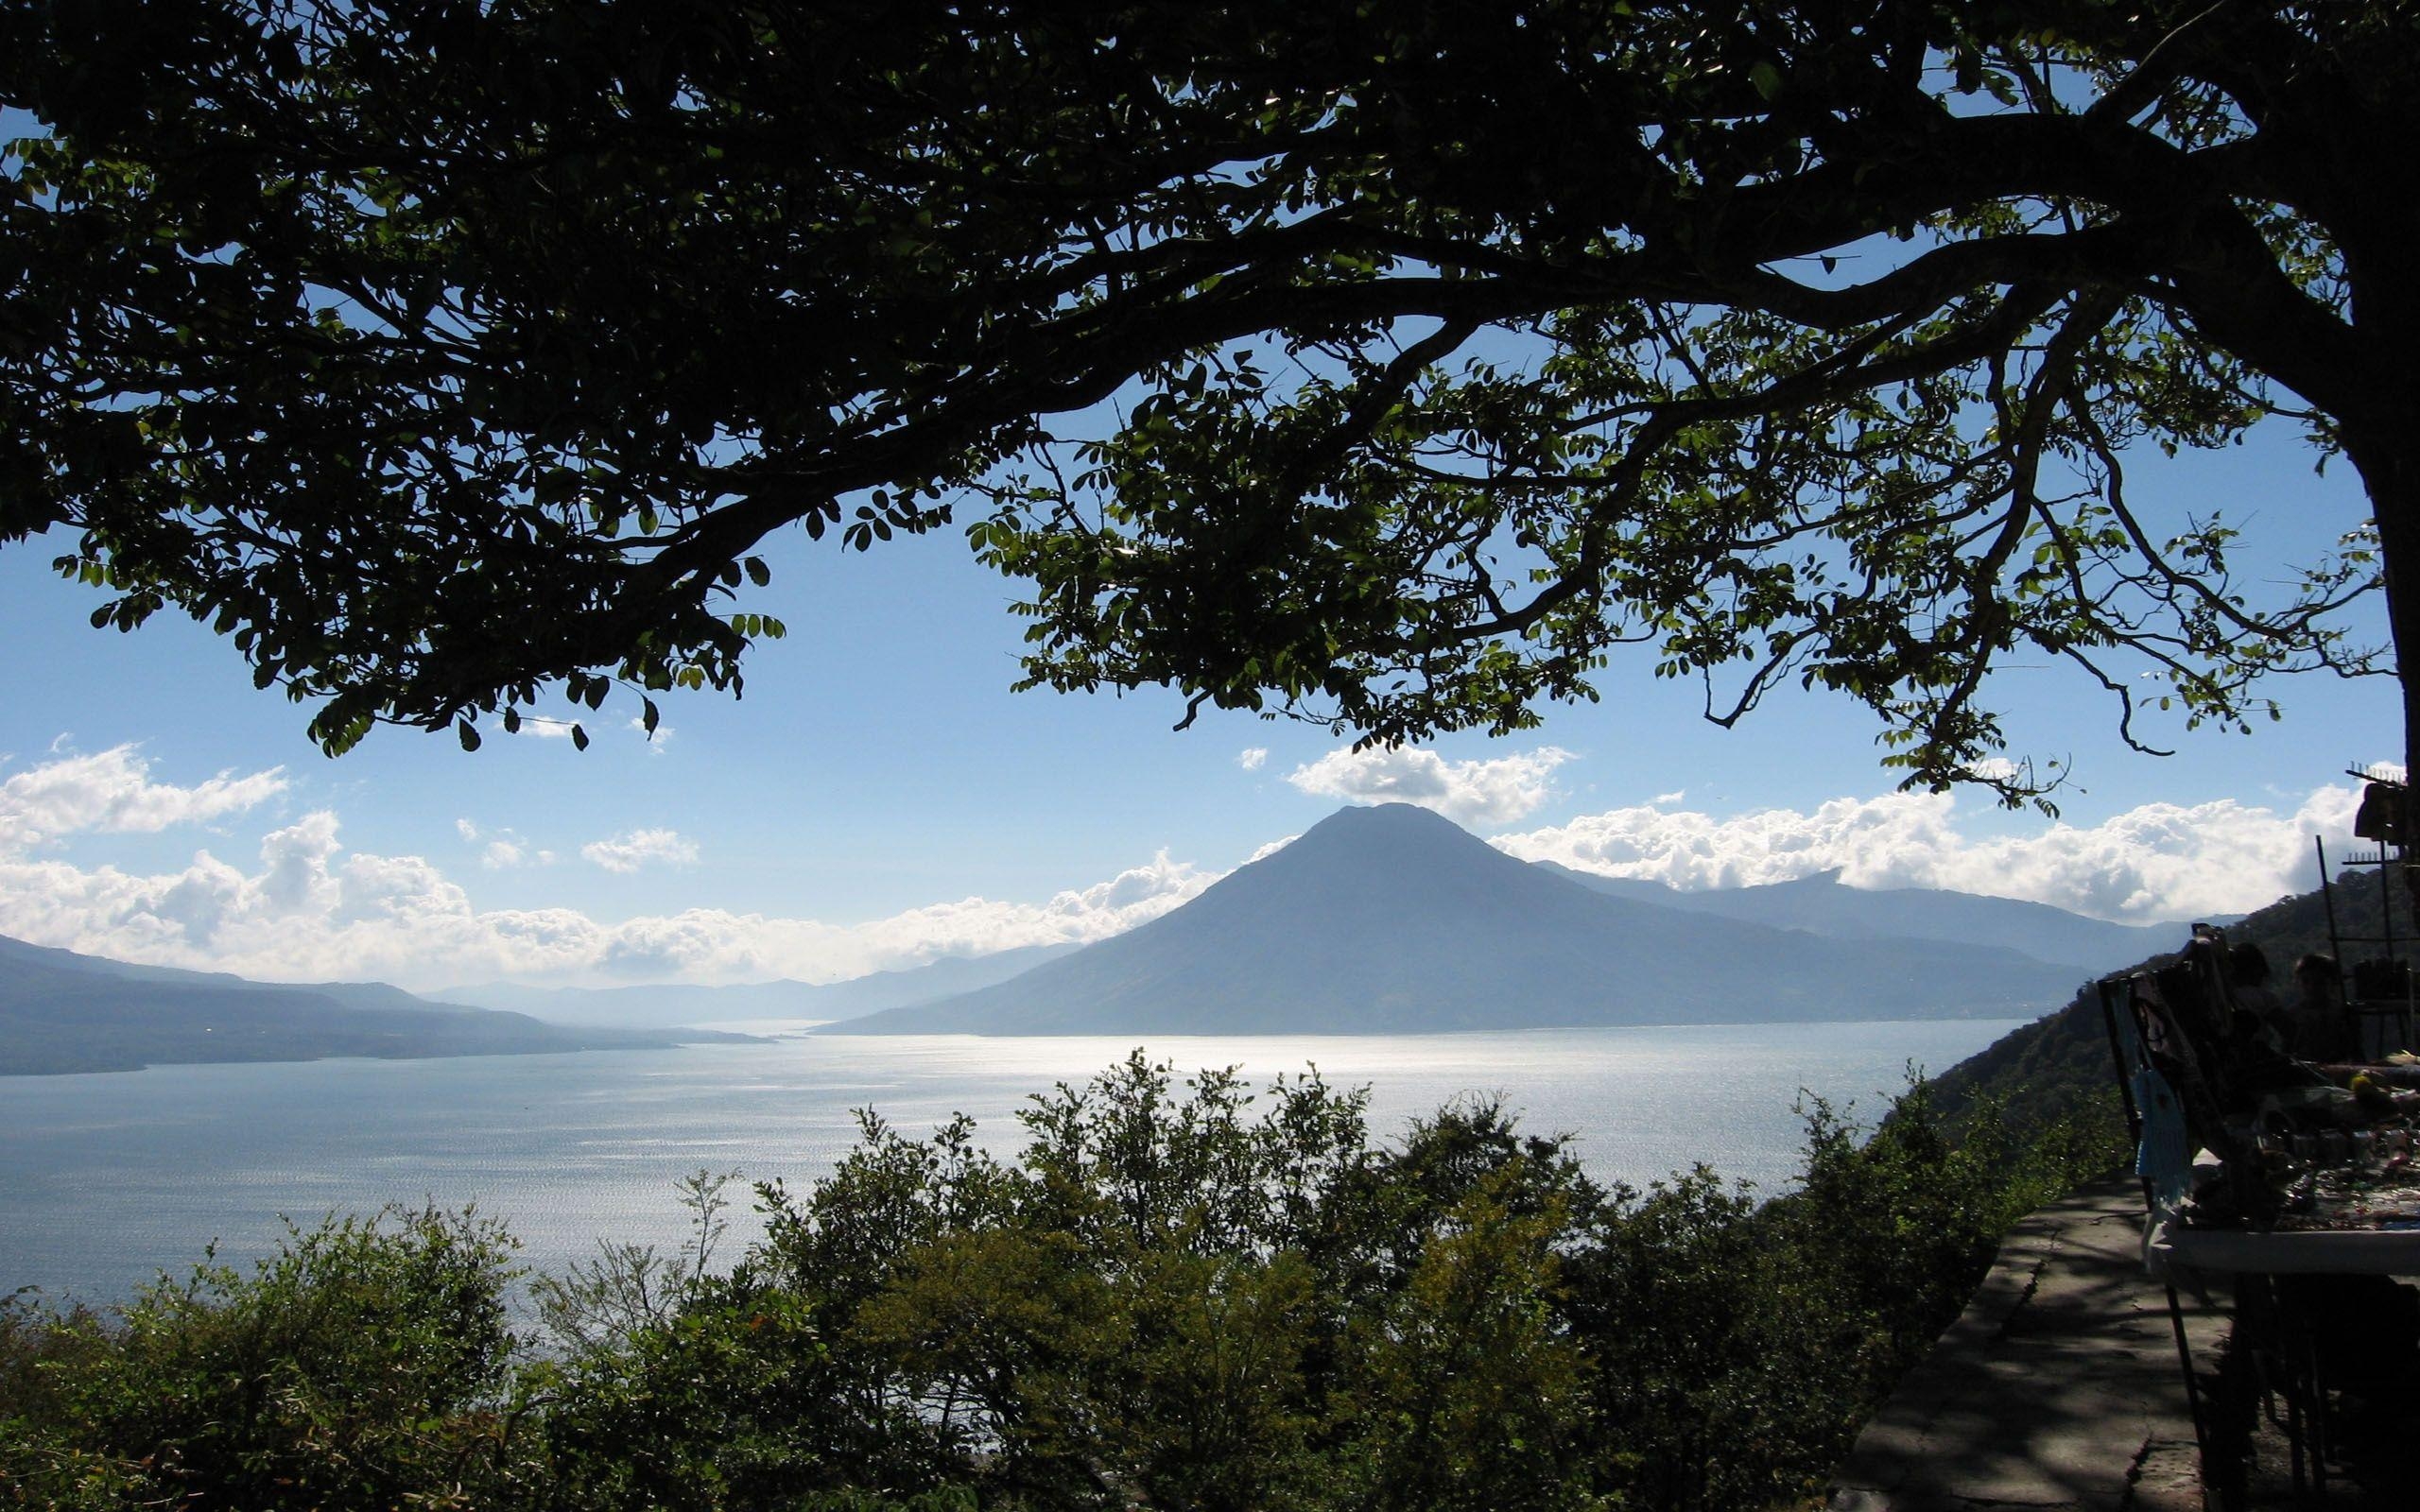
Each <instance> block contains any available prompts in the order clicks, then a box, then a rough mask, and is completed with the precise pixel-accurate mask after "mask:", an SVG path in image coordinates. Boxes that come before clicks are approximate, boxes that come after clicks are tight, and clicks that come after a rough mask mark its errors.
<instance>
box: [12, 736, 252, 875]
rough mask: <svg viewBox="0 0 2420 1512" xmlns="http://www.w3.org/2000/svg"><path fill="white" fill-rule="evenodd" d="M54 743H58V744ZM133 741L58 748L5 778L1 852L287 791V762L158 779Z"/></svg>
mask: <svg viewBox="0 0 2420 1512" xmlns="http://www.w3.org/2000/svg"><path fill="white" fill-rule="evenodd" d="M54 750H56V747H55V746H54ZM150 771H151V764H150V763H149V762H148V761H147V760H145V759H144V758H143V757H141V756H139V755H137V754H136V753H135V748H134V747H132V746H112V747H110V748H109V749H108V750H105V751H99V752H95V754H93V755H90V756H76V755H61V756H58V757H57V758H56V759H55V760H52V761H46V762H44V763H43V764H42V765H39V766H35V767H31V768H29V769H27V770H26V771H22V772H19V773H17V774H16V775H15V776H14V777H11V778H9V780H8V781H6V782H0V855H8V854H14V853H18V852H22V851H29V850H31V849H33V848H34V847H35V846H38V845H42V844H44V843H46V842H51V841H56V840H59V839H61V838H63V837H65V836H67V835H71V834H88V833H112V834H126V833H156V832H158V831H161V830H165V829H168V828H169V827H171V826H173V825H179V824H199V823H204V822H207V821H208V820H211V819H215V818H217V817H219V816H222V815H227V814H234V813H240V812H241V811H243V810H245V809H249V808H253V807H256V806H257V805H259V804H261V803H263V802H266V801H267V800H268V799H272V798H275V797H276V796H277V795H279V794H280V793H283V792H285V787H286V782H285V768H284V767H282V766H272V767H270V768H269V769H268V771H265V772H251V773H249V774H247V775H245V776H242V777H237V776H233V775H232V774H230V773H227V772H220V773H219V774H218V775H217V776H216V777H213V778H211V779H210V780H208V781H207V782H199V783H197V784H196V785H194V786H192V787H179V786H177V785H175V784H174V783H169V782H152V781H151V778H150Z"/></svg>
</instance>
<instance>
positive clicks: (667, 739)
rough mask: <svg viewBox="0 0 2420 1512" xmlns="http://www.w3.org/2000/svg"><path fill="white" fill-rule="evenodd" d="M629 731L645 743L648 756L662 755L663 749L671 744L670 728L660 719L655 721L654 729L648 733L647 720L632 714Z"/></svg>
mask: <svg viewBox="0 0 2420 1512" xmlns="http://www.w3.org/2000/svg"><path fill="white" fill-rule="evenodd" d="M630 730H631V733H632V734H634V735H636V736H638V737H639V738H640V739H641V740H644V741H646V742H647V748H648V754H650V755H654V756H661V755H663V754H664V747H666V746H669V745H671V744H672V727H671V726H670V725H667V724H666V723H665V722H664V721H662V720H660V719H659V720H657V721H656V725H655V729H654V730H651V731H650V730H648V728H647V720H646V719H645V718H644V717H642V716H641V715H638V714H632V715H631V723H630Z"/></svg>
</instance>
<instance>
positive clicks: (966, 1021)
mask: <svg viewBox="0 0 2420 1512" xmlns="http://www.w3.org/2000/svg"><path fill="white" fill-rule="evenodd" d="M2077 979H2078V971H2077V970H2076V969H2075V968H2073V967H2071V966H2066V965H2062V964H2058V963H2046V962H2043V961H2039V960H2035V959H2032V958H2031V957H2029V956H2026V955H2023V954H2019V953H2017V952H2015V951H2012V950H2008V949H2005V948H1999V947H1995V946H1989V945H1970V944H1960V943H1952V942H1948V941H1943V940H1935V939H1921V938H1915V939H1909V938H1875V937H1868V938H1859V939H1855V940H1848V939H1839V938H1832V937H1827V936H1820V935H1815V934H1811V933H1806V932H1802V931H1792V930H1783V929H1775V928H1771V927H1768V926H1764V925H1760V924H1754V923H1747V922H1742V921H1739V920H1735V919H1724V918H1720V917H1718V916H1715V915H1713V914H1710V913H1708V912H1704V911H1693V910H1687V909H1681V908H1674V907H1669V906H1657V905H1653V904H1649V903H1645V902H1636V901H1634V900H1631V899H1626V898H1620V897H1616V896H1611V895H1609V894H1608V893H1606V892H1604V891H1600V890H1598V889H1595V888H1592V887H1589V886H1585V885H1582V884H1581V883H1580V882H1579V881H1576V880H1574V879H1573V878H1571V877H1569V876H1563V875H1557V874H1556V873H1555V872H1553V871H1549V870H1547V868H1541V867H1536V866H1532V865H1530V864H1529V863H1527V862H1522V861H1518V860H1515V859H1513V857H1511V856H1508V855H1505V854H1503V853H1502V852H1500V851H1496V850H1495V848H1493V847H1492V846H1489V845H1488V844H1487V843H1486V842H1484V841H1482V840H1480V839H1478V837H1476V836H1474V835H1471V834H1469V833H1465V832H1464V831H1462V830H1461V829H1460V828H1459V827H1457V826H1455V825H1454V824H1452V823H1451V822H1449V821H1448V820H1446V819H1443V818H1442V817H1440V816H1437V815H1435V814H1432V813H1430V812H1428V811H1427V810H1426V809H1420V808H1415V807H1412V806H1409V805H1406V804H1385V805H1379V806H1376V807H1370V808H1348V809H1344V810H1342V811H1340V812H1339V813H1337V814H1335V815H1332V816H1329V817H1328V818H1326V819H1324V820H1322V821H1321V822H1320V823H1319V824H1318V825H1316V826H1314V827H1313V828H1312V829H1311V830H1310V831H1308V832H1307V833H1305V834H1304V835H1302V836H1301V837H1300V838H1298V839H1296V840H1295V841H1294V842H1293V843H1292V844H1290V845H1288V846H1287V847H1286V848H1284V849H1283V850H1281V851H1275V852H1273V853H1271V855H1269V856H1266V857H1264V858H1262V859H1261V860H1259V861H1256V862H1253V863H1251V864H1250V865H1247V866H1245V867H1242V868H1238V869H1237V870H1236V871H1234V872H1232V873H1230V874H1229V875H1228V876H1227V877H1225V878H1223V879H1222V880H1220V881H1219V883H1217V884H1216V885H1213V886H1211V887H1210V888H1208V889H1207V890H1205V891H1204V892H1203V893H1202V894H1201V896H1200V897H1198V898H1195V899H1194V900H1193V901H1191V902H1187V903H1186V904H1184V906H1183V907H1180V908H1177V909H1175V910H1173V911H1171V912H1169V913H1167V914H1166V915H1163V916H1162V917H1161V918H1159V919H1154V920H1152V921H1151V922H1150V923H1147V924H1143V925H1141V926H1139V927H1137V928H1135V929H1132V930H1130V931H1128V932H1127V933H1125V934H1123V935H1118V936H1114V937H1112V938H1109V939H1105V940H1101V941H1098V943H1095V944H1092V945H1088V946H1086V947H1084V948H1083V949H1082V950H1080V951H1078V952H1076V953H1074V954H1070V955H1066V956H1063V957H1062V958H1060V959H1058V960H1054V961H1050V962H1046V963H1045V964H1043V965H1041V966H1037V967H1035V968H1034V969H1033V970H1031V971H1026V972H1024V973H1023V974H1021V975H1019V976H1015V977H1012V978H1011V979H1010V980H1008V981H1006V982H1002V983H999V984H996V985H994V986H992V987H988V988H981V989H978V990H976V991H972V992H968V993H965V994H962V995H960V996H958V997H953V998H948V999H944V1000H943V1001H942V1002H940V1003H935V1004H928V1005H923V1006H920V1007H904V1008H895V1009H891V1010H889V1011H886V1012H883V1013H879V1014H875V1015H873V1016H871V1017H869V1018H866V1019H863V1020H859V1021H856V1022H851V1023H848V1024H845V1025H833V1026H829V1027H828V1028H827V1029H826V1030H825V1031H822V1032H831V1033H866V1034H887V1033H953V1032H955V1033H979V1034H1011V1035H1014V1034H1096V1033H1098V1034H1112V1033H1114V1034H1133V1033H1162V1034H1255V1033H1318V1034H1383V1033H1412V1032H1426V1031H1436V1030H1452V1029H1492V1028H1514V1027H1540V1028H1543V1027H1568V1026H1579V1025H1592V1024H1623V1023H1705V1022H1806V1021H1811V1020H1842V1019H1891V1018H1954V1017H1986V1016H2008V1017H2016V1016H2021V1015H2029V1014H2031V1013H2034V1012H2038V1011H2041V1010H2043V1009H2046V1008H2048V1007H2049V1006H2050V1005H2054V1004H2056V1003H2058V1002H2061V1001H2063V1000H2064V999H2066V997H2067V996H2068V994H2070V993H2071V992H2072V991H2073V990H2074V988H2075V986H2076V982H2077Z"/></svg>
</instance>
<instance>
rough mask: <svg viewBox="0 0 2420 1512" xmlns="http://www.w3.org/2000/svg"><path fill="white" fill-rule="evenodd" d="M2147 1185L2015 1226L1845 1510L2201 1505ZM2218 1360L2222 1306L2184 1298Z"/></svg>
mask: <svg viewBox="0 0 2420 1512" xmlns="http://www.w3.org/2000/svg"><path fill="white" fill-rule="evenodd" d="M2142 1228H2143V1198H2142V1190H2141V1188H2140V1187H2139V1186H2137V1185H2136V1184H2135V1181H2134V1180H2133V1179H2131V1178H2128V1179H2124V1180H2119V1181H2111V1182H2104V1183H2100V1184H2096V1185H2094V1186H2090V1187H2086V1188H2084V1189H2083V1190H2082V1191H2079V1192H2077V1193H2076V1194H2073V1195H2072V1196H2069V1197H2068V1198H2066V1200H2065V1201H2062V1202H2060V1203H2057V1204H2055V1205H2054V1206H2051V1207H2048V1208H2046V1209H2044V1210H2043V1211H2040V1212H2037V1213H2035V1214H2033V1215H2032V1216H2031V1217H2030V1218H2028V1219H2026V1220H2025V1221H2024V1222H2023V1223H2022V1224H2020V1225H2018V1226H2017V1228H2016V1229H2014V1231H2013V1232H2011V1233H2010V1235H2009V1237H2008V1240H2007V1242H2006V1243H2005V1244H2003V1245H2002V1246H2000V1252H1999V1257H1998V1259H1997V1261H1995V1262H1994V1263H1993V1265H1992V1272H1991V1274H1990V1276H1988V1277H1987V1278H1985V1280H1984V1281H1983V1284H1982V1287H1981V1289H1980V1290H1979V1291H1978V1292H1977V1293H1976V1294H1975V1297H1974V1300H1972V1301H1971V1302H1969V1303H1967V1304H1966V1311H1965V1312H1964V1313H1963V1314H1961V1315H1960V1317H1959V1319H1958V1321H1957V1322H1956V1323H1954V1324H1952V1325H1950V1328H1949V1331H1948V1332H1945V1333H1944V1334H1943V1335H1942V1336H1941V1340H1940V1342H1939V1343H1938V1344H1936V1345H1934V1346H1933V1352H1932V1354H1931V1356H1930V1358H1928V1359H1927V1360H1926V1361H1925V1363H1924V1364H1922V1365H1920V1366H1916V1367H1915V1369H1913V1370H1911V1371H1910V1372H1909V1373H1908V1376H1907V1379H1906V1380H1904V1381H1902V1382H1901V1383H1899V1388H1898V1390H1897V1391H1896V1392H1894V1393H1893V1395H1892V1398H1891V1400H1890V1401H1889V1403H1888V1404H1886V1405H1885V1406H1884V1407H1883V1409H1882V1411H1881V1413H1880V1414H1879V1415H1878V1416H1876V1417H1875V1419H1874V1420H1873V1421H1872V1422H1870V1423H1868V1424H1867V1425H1866V1428H1865V1432H1864V1433H1862V1434H1860V1435H1858V1441H1857V1448H1856V1449H1855V1450H1854V1451H1853V1452H1851V1453H1850V1455H1849V1458H1848V1462H1847V1463H1846V1464H1845V1465H1843V1466H1842V1467H1841V1472H1840V1475H1839V1477H1838V1478H1837V1480H1836V1481H1835V1489H1834V1491H1833V1493H1832V1501H1831V1506H1832V1512H1973V1509H1979V1508H1986V1507H2021V1508H2034V1507H2040V1508H2069V1507H2072V1508H2077V1509H2080V1512H2119V1509H2139V1512H2201V1507H2202V1492H2201V1483H2200V1477H2199V1474H2198V1455H2197V1453H2196V1451H2195V1447H2194V1442H2193V1418H2192V1414H2191V1412H2190V1410H2189V1409H2188V1408H2187V1400H2186V1394H2185V1381H2184V1375H2183V1372H2182V1371H2181V1370H2180V1369H2179V1367H2178V1365H2177V1359H2176V1340H2175V1335H2174V1334H2173V1333H2172V1332H2170V1331H2169V1319H2168V1298H2167V1297H2166V1295H2165V1293H2164V1292H2163V1291H2162V1289H2161V1287H2160V1284H2159V1282H2158V1281H2157V1280H2155V1279H2153V1278H2152V1276H2151V1275H2149V1274H2148V1273H2147V1272H2145V1270H2144V1269H2143V1263H2142V1258H2141V1244H2142ZM2184 1300H2185V1304H2186V1310H2187V1311H2186V1320H2187V1333H2188V1336H2189V1337H2190V1338H2191V1339H2192V1341H2193V1346H2194V1353H2195V1356H2196V1358H2197V1359H2199V1360H2202V1361H2204V1362H2206V1361H2207V1360H2208V1359H2209V1358H2210V1356H2211V1352H2212V1351H2213V1350H2214V1349H2215V1348H2216V1347H2217V1345H2218V1343H2219V1340H2220V1339H2221V1337H2222V1336H2223V1334H2224V1332H2225V1317H2224V1314H2223V1310H2222V1309H2221V1308H2219V1307H2217V1306H2215V1305H2214V1306H2210V1307H2197V1306H2196V1305H2195V1303H2194V1301H2193V1299H2192V1297H2189V1296H2188V1297H2185V1298H2184Z"/></svg>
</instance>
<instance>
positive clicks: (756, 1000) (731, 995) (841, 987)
mask: <svg viewBox="0 0 2420 1512" xmlns="http://www.w3.org/2000/svg"><path fill="white" fill-rule="evenodd" d="M1074 949H1076V947H1075V946H1073V945H1023V946H1018V947H1016V948H1014V949H1011V950H1005V951H997V952H994V954H989V955H949V956H943V957H942V959H940V960H938V961H930V962H927V963H925V965H923V966H910V967H903V968H900V969H899V970H897V971H876V972H874V973H873V974H872V975H870V976H858V977H852V978H850V979H849V980H847V981H844V982H832V983H827V984H825V985H823V986H820V987H818V986H813V985H810V984H808V983H805V982H791V981H787V980H785V981H778V982H755V983H747V984H742V985H738V986H733V987H696V986H691V985H688V984H684V983H667V984H664V985H661V986H654V987H608V988H578V987H558V988H544V987H524V986H522V985H520V984H519V983H515V982H491V983H486V984H482V985H480V986H476V987H453V988H444V989H443V990H442V991H439V992H434V993H431V994H429V995H430V996H431V997H433V998H435V999H437V1000H438V1001H440V1002H444V1003H464V1004H470V1005H474V1006H477V1007H482V1008H503V1009H508V1010H510V1011H513V1012H518V1013H527V1014H529V1015H531V1016H532V1017H534V1018H539V1019H544V1020H545V1021H546V1022H549V1023H564V1024H614V1025H620V1026H623V1027H665V1026H669V1025H674V1024H684V1023H716V1022H734V1021H738V1020H745V1019H849V1018H856V1017H858V1016H861V1015H863V1014H868V1013H879V1012H880V1011H882V1010H883V1009H885V1008H897V1007H906V1006H909V1005H914V1004H919V1003H932V1002H938V1001H939V1000H941V999H942V998H946V997H955V996H956V995H958V994H959V993H961V992H971V991H973V990H975V989H976V988H983V987H990V986H991V985H992V984H993V983H994V982H1004V981H1006V980H1008V979H1009V978H1010V977H1012V976H1014V975H1016V974H1017V973H1018V972H1020V971H1027V970H1029V969H1030V968H1032V967H1035V966H1039V965H1041V964H1042V963H1043V962H1045V961H1047V960H1053V959H1056V958H1057V957H1059V956H1062V955H1064V954H1067V953H1068V952H1070V951H1073V950H1074Z"/></svg>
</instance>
